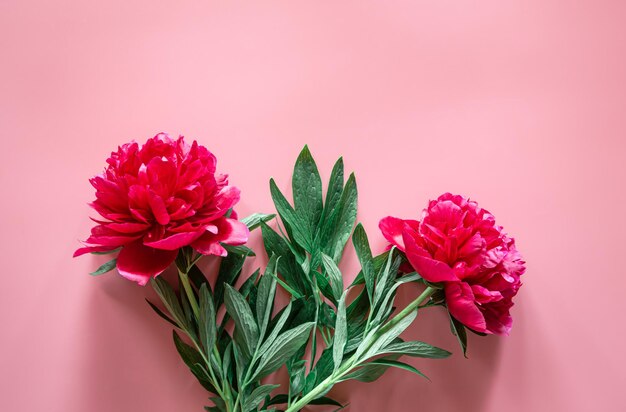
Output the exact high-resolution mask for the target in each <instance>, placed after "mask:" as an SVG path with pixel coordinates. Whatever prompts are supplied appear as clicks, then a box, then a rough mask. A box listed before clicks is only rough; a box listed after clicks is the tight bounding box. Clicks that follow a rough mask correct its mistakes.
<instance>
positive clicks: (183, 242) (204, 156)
mask: <svg viewBox="0 0 626 412" xmlns="http://www.w3.org/2000/svg"><path fill="white" fill-rule="evenodd" d="M107 163H108V167H107V168H106V169H105V171H104V173H102V174H101V175H99V176H95V177H93V178H92V179H91V180H90V182H91V184H92V185H93V187H94V188H95V189H96V200H95V201H94V202H93V203H91V204H90V206H91V207H93V208H94V209H95V210H96V211H97V212H98V213H99V214H100V215H101V216H102V217H103V218H104V219H103V220H96V219H93V220H94V221H95V222H96V223H98V225H97V226H95V227H94V228H93V229H92V230H91V236H90V237H89V239H87V241H86V242H85V246H84V247H82V248H80V249H78V250H77V251H76V252H75V253H74V256H79V255H82V254H84V253H88V252H104V251H111V250H115V249H117V248H120V247H121V250H120V253H119V256H118V258H117V269H118V271H119V273H120V274H121V275H122V276H124V277H126V278H128V279H130V280H134V281H135V282H137V283H139V284H140V285H145V284H146V283H147V282H148V280H149V279H150V278H151V277H156V276H158V275H159V274H160V273H161V272H163V271H164V270H165V269H166V268H167V267H168V266H169V265H170V264H171V263H172V262H173V261H174V259H175V258H176V255H177V253H178V250H179V249H180V248H182V247H183V246H191V247H192V248H193V249H195V250H196V251H198V252H199V253H201V254H204V255H219V256H225V255H226V253H227V252H226V249H224V248H223V247H222V246H221V244H220V243H225V244H228V245H241V244H243V243H245V242H246V241H247V239H248V234H249V233H248V228H247V227H246V225H244V224H243V223H241V222H239V221H238V220H236V219H233V218H227V217H225V215H226V213H227V212H228V210H229V209H230V208H232V207H233V206H234V205H235V204H236V203H237V202H238V201H239V189H237V188H236V187H233V186H229V185H228V177H227V176H226V175H221V174H216V173H215V166H216V163H217V160H216V158H215V156H214V155H213V154H212V153H211V152H209V151H208V150H207V149H206V148H205V147H203V146H199V145H198V143H197V142H196V141H194V142H193V143H192V144H191V146H190V145H188V144H187V143H185V141H184V139H183V137H182V136H180V137H179V138H178V140H174V139H172V138H170V137H169V136H168V135H167V134H165V133H161V134H158V135H156V136H155V137H153V138H152V139H149V140H148V141H147V142H146V144H144V145H143V146H141V147H140V146H139V145H138V144H137V143H135V142H131V143H127V144H125V145H123V146H121V147H119V148H118V150H117V152H113V153H111V157H109V159H107ZM233 217H235V216H233Z"/></svg>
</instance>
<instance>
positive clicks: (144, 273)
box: [117, 241, 178, 286]
mask: <svg viewBox="0 0 626 412" xmlns="http://www.w3.org/2000/svg"><path fill="white" fill-rule="evenodd" d="M177 254H178V251H177V250H161V249H154V248H151V247H148V246H145V245H144V244H143V243H142V242H141V241H136V242H133V243H129V244H128V245H126V246H124V247H123V248H122V250H121V251H120V254H119V256H118V257H117V270H118V272H120V275H122V276H124V277H125V278H126V279H130V280H132V281H134V282H137V283H139V284H140V285H142V286H143V285H145V284H146V283H148V281H149V280H150V278H153V277H157V276H158V275H160V274H161V273H163V271H164V270H165V269H167V268H168V266H169V265H170V264H172V262H174V259H176V255H177Z"/></svg>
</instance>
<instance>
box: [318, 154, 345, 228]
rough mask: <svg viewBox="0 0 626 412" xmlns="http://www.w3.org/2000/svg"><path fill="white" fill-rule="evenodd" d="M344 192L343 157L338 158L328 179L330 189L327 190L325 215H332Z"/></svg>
mask: <svg viewBox="0 0 626 412" xmlns="http://www.w3.org/2000/svg"><path fill="white" fill-rule="evenodd" d="M342 192H343V157H340V158H339V159H337V162H336V163H335V165H334V166H333V171H332V172H331V173H330V179H329V180H328V189H327V191H326V204H325V205H324V212H323V216H324V217H330V216H332V214H333V212H334V211H335V209H336V208H337V205H338V204H339V199H341V193H342Z"/></svg>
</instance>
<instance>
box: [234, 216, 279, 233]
mask: <svg viewBox="0 0 626 412" xmlns="http://www.w3.org/2000/svg"><path fill="white" fill-rule="evenodd" d="M275 217H276V215H275V214H271V215H267V214H265V213H253V214H251V215H250V216H246V217H244V218H243V219H241V223H243V224H244V225H246V226H248V230H250V231H253V230H254V229H256V228H257V227H259V226H261V222H269V221H270V220H272V219H274V218H275Z"/></svg>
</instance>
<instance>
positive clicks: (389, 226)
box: [378, 216, 404, 252]
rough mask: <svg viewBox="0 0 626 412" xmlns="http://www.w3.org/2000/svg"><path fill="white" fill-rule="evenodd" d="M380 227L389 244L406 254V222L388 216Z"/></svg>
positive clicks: (383, 219) (380, 223)
mask: <svg viewBox="0 0 626 412" xmlns="http://www.w3.org/2000/svg"><path fill="white" fill-rule="evenodd" d="M378 227H379V228H380V231H381V232H382V233H383V236H384V237H385V239H387V240H388V241H389V243H391V244H392V245H394V246H397V247H398V249H400V250H401V251H403V252H404V240H402V232H403V229H404V220H402V219H398V218H397V217H393V216H387V217H384V218H382V219H381V220H380V222H379V223H378Z"/></svg>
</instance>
